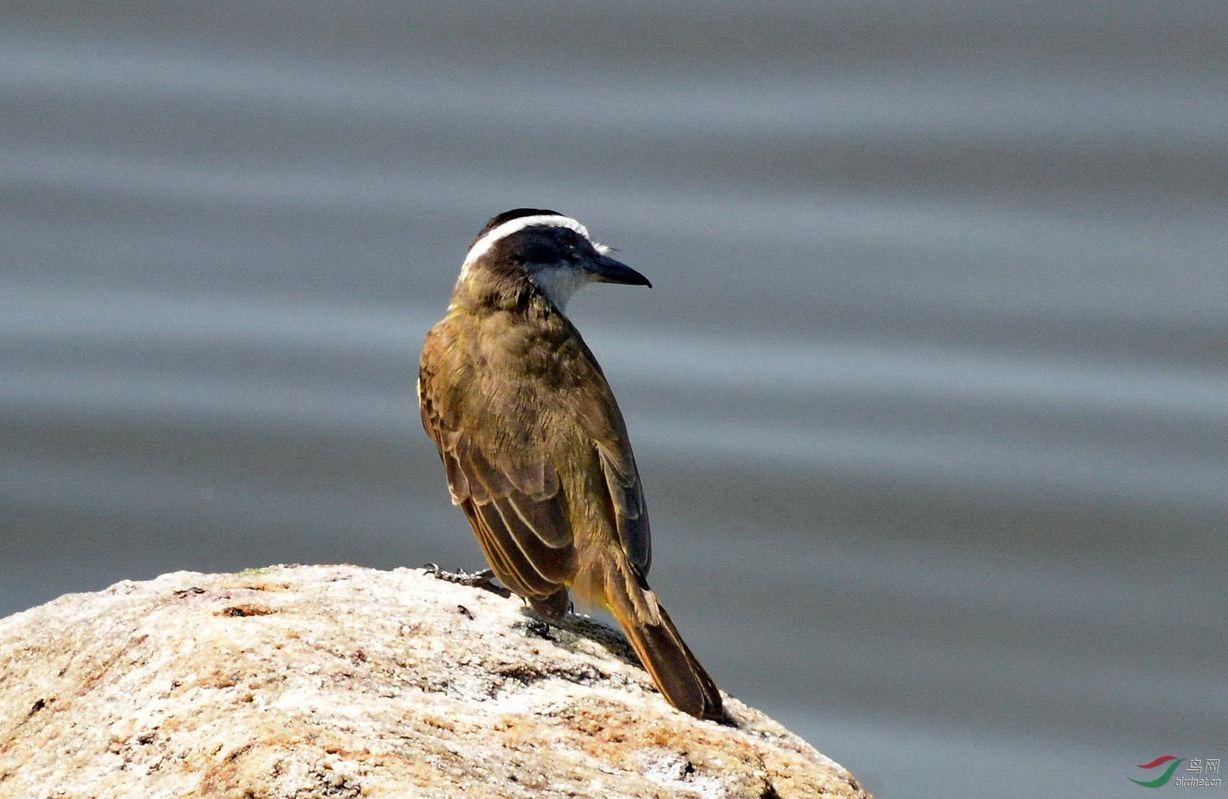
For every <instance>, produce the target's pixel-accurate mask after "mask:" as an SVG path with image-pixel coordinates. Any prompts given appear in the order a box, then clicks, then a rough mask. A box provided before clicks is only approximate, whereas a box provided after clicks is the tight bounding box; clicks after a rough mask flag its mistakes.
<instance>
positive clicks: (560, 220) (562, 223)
mask: <svg viewBox="0 0 1228 799" xmlns="http://www.w3.org/2000/svg"><path fill="white" fill-rule="evenodd" d="M534 225H547V226H549V227H562V228H567V229H568V230H574V231H575V232H577V233H579V234H580V235H581V236H583V237H584V238H586V239H587V238H588V228H586V227H584V225H581V224H580V223H579V222H577V221H576V220H574V219H572V218H571V217H570V216H562V215H555V214H538V215H537V216H522V217H519V218H517V219H509V220H508V221H506V222H504V223H503V224H502V225H498V226H496V227H494V228H491V230H489V231H488V232H487V233H486V235H485V236H483V237H482V238H480V239H478V240H477V241H475V242H474V243H473V246H472V247H470V248H469V254H468V255H466V256H465V263H464V265H463V266H462V269H465V268H468V266H469V264H471V263H473V262H474V261H476V260H477V259H479V258H481V257H482V256H483V255H485V254H486V253H487V252H489V251H490V248H491V247H493V246H495V242H497V241H498V240H499V239H502V238H506V237H507V236H510V235H512V234H513V233H519V232H520V231H522V230H524V229H525V228H527V227H533V226H534Z"/></svg>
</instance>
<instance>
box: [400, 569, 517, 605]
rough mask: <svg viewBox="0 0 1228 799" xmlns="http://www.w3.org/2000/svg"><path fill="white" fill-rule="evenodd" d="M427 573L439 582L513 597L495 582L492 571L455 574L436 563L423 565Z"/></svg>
mask: <svg viewBox="0 0 1228 799" xmlns="http://www.w3.org/2000/svg"><path fill="white" fill-rule="evenodd" d="M422 568H423V569H425V570H426V573H427V574H429V575H431V576H432V577H434V578H436V579H438V580H444V581H446V582H449V583H456V584H457V585H467V586H469V587H470V588H481V589H482V590H483V591H489V592H491V593H492V594H498V595H499V596H503V597H507V596H511V595H512V592H511V591H509V590H507V589H506V588H504V587H503V586H501V585H499V584H498V583H496V582H495V573H494V572H492V571H491V570H490V569H482V570H481V571H477V572H467V571H465V570H464V569H458V570H456V571H454V572H451V571H445V570H443V569H441V568H439V565H438V564H436V563H427V564H425V565H423V567H422Z"/></svg>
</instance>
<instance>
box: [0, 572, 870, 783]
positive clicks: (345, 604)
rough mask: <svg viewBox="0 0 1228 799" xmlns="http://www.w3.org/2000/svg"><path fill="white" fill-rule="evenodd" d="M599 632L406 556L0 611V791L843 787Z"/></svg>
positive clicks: (169, 579)
mask: <svg viewBox="0 0 1228 799" xmlns="http://www.w3.org/2000/svg"><path fill="white" fill-rule="evenodd" d="M726 703H727V707H728V709H729V711H730V714H731V716H732V717H733V718H734V719H735V720H736V721H737V723H738V725H739V726H738V727H737V728H733V727H727V726H722V725H719V724H715V723H713V722H708V721H700V720H697V719H694V718H691V717H690V716H687V715H684V714H682V713H679V712H678V711H676V710H674V709H673V708H672V707H670V706H669V705H668V704H666V702H665V701H664V700H663V699H662V698H661V696H660V694H658V693H657V692H656V691H655V690H654V689H653V687H652V684H651V682H650V680H649V679H648V677H647V675H646V674H645V673H644V672H643V670H642V669H641V668H640V667H639V666H638V664H636V663H635V660H634V657H633V656H631V655H630V650H629V649H628V648H627V647H626V645H625V643H624V642H623V640H622V637H621V636H620V635H619V634H618V633H617V632H615V631H612V630H609V629H608V628H605V627H603V626H601V625H598V624H595V623H594V622H591V621H588V620H586V619H583V618H581V617H576V618H574V619H572V620H571V621H569V622H568V623H567V624H566V625H565V626H564V627H563V628H560V627H554V626H551V627H547V626H546V625H545V624H543V623H542V622H540V621H538V620H537V619H536V618H535V617H533V616H532V615H530V614H528V613H527V612H526V611H524V610H523V609H522V606H521V603H520V602H519V601H518V600H517V599H515V598H505V597H502V596H499V595H497V594H495V593H492V592H490V591H486V590H482V589H479V588H471V587H467V586H462V585H457V584H454V583H450V582H446V581H444V580H441V579H438V578H437V577H435V576H433V575H432V574H430V573H429V572H425V571H423V570H410V569H398V570H396V571H392V572H385V571H375V570H371V569H362V568H357V567H354V566H293V567H283V566H276V567H270V568H268V569H258V570H254V571H250V572H244V573H240V574H195V573H189V572H178V573H175V574H167V575H163V576H162V577H159V578H157V579H156V580H151V581H148V582H139V583H138V582H122V583H118V584H116V585H114V586H111V587H110V588H108V589H106V590H105V591H101V592H98V593H95V594H72V595H68V596H64V597H61V598H59V599H57V600H55V601H54V602H51V603H49V604H46V605H43V606H41V607H38V608H34V609H33V610H29V611H26V612H24V613H18V614H16V615H14V616H10V617H8V618H7V619H4V620H0V797H4V798H5V799H7V798H8V797H14V798H17V797H20V798H21V799H30V798H37V799H69V798H70V797H71V798H73V799H76V797H82V798H83V799H84V797H91V798H92V799H95V798H96V799H109V798H110V797H116V798H117V799H118V798H119V797H125V798H126V797H141V799H156V798H157V797H175V798H176V799H179V798H180V797H235V799H241V798H242V799H263V798H264V797H268V798H269V799H272V798H273V797H296V799H309V798H310V797H321V798H323V797H331V798H332V799H336V798H337V797H419V796H421V797H443V796H456V797H460V796H465V797H478V798H479V799H480V798H481V797H526V799H527V798H528V797H577V796H594V797H611V799H613V798H614V797H662V798H664V797H730V798H731V799H732V798H733V797H753V798H754V799H763V798H764V797H781V799H787V798H788V797H812V796H829V797H865V796H867V794H866V793H865V792H864V791H863V790H862V789H861V788H860V786H859V785H858V783H857V781H856V779H854V777H853V776H852V775H851V774H850V773H849V772H848V771H846V770H845V769H844V768H842V767H841V766H840V765H839V764H837V763H835V762H833V761H831V760H829V759H828V758H826V757H824V756H823V755H821V754H819V753H818V752H816V751H815V750H814V749H813V748H811V747H810V746H809V745H808V744H806V743H805V742H804V741H802V740H801V739H800V738H798V737H797V736H795V735H793V734H791V733H789V732H788V731H787V730H785V729H784V728H783V727H781V726H780V725H778V724H776V723H775V722H773V721H772V720H770V719H768V718H767V717H766V716H764V715H763V714H762V713H759V712H758V711H756V710H754V709H752V708H749V707H747V706H745V705H743V704H742V703H740V702H738V701H737V700H734V699H727V700H726Z"/></svg>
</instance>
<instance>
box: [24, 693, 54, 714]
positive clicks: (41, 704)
mask: <svg viewBox="0 0 1228 799" xmlns="http://www.w3.org/2000/svg"><path fill="white" fill-rule="evenodd" d="M54 701H55V697H54V696H53V697H51V698H50V699H44V698H42V697H39V698H38V700H36V701H35V702H34V705H33V706H32V707H31V708H30V712H29V713H27V714H26V718H27V719H29V718H31V717H32V716H33V715H34V714H35V713H37V712H38V711H40V710H42V709H43V708H45V707H47V705H50V704H51V703H52V702H54Z"/></svg>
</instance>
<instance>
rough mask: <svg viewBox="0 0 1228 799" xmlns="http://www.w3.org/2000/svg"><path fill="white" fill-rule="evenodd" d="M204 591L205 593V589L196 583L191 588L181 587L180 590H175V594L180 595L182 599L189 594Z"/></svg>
mask: <svg viewBox="0 0 1228 799" xmlns="http://www.w3.org/2000/svg"><path fill="white" fill-rule="evenodd" d="M203 593H205V589H203V588H201V587H200V586H197V585H194V586H192V587H190V588H180V589H179V590H178V591H176V592H175V596H177V597H179V598H180V599H183V598H184V597H186V596H188V595H189V594H203Z"/></svg>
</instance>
